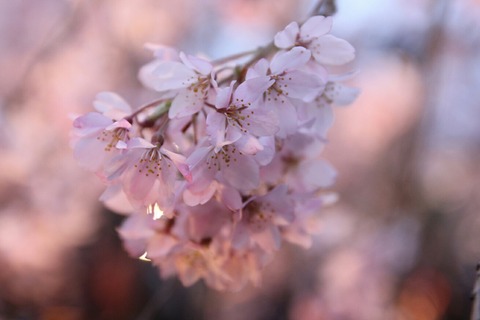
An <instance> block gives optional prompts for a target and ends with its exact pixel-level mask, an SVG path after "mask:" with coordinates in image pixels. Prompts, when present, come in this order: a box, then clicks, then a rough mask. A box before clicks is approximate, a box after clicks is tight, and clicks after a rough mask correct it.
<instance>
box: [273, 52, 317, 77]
mask: <svg viewBox="0 0 480 320" xmlns="http://www.w3.org/2000/svg"><path fill="white" fill-rule="evenodd" d="M310 57H311V53H310V51H309V50H307V49H305V48H304V47H294V48H292V49H291V50H289V51H280V52H278V53H277V54H276V55H275V56H273V58H272V61H271V62H270V71H272V74H280V73H282V72H284V71H286V70H290V69H295V68H299V67H301V66H303V65H304V64H305V63H307V61H308V60H310Z"/></svg>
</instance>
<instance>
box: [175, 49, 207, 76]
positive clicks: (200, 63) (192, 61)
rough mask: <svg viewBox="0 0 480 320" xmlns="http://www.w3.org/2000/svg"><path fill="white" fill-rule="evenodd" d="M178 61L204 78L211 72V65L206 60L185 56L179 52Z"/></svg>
mask: <svg viewBox="0 0 480 320" xmlns="http://www.w3.org/2000/svg"><path fill="white" fill-rule="evenodd" d="M180 59H181V60H182V62H183V63H184V64H185V65H186V66H187V67H189V68H190V69H193V70H195V71H197V72H198V73H200V74H203V75H204V76H206V75H209V74H210V72H212V64H211V63H210V62H208V61H207V60H204V59H201V58H198V57H195V56H191V55H188V56H187V55H186V54H185V53H183V52H180Z"/></svg>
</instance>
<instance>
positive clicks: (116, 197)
mask: <svg viewBox="0 0 480 320" xmlns="http://www.w3.org/2000/svg"><path fill="white" fill-rule="evenodd" d="M99 200H100V201H102V202H103V204H104V205H105V206H106V207H107V208H108V209H110V210H112V211H115V212H117V213H120V214H131V213H132V212H133V210H134V208H133V207H132V205H131V204H130V201H128V198H127V196H126V195H125V193H124V192H123V190H122V186H121V185H120V184H114V185H112V186H109V187H108V188H107V189H106V190H105V191H104V192H103V193H102V195H101V196H100V199H99Z"/></svg>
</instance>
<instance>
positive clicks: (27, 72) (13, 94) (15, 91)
mask: <svg viewBox="0 0 480 320" xmlns="http://www.w3.org/2000/svg"><path fill="white" fill-rule="evenodd" d="M81 14H82V12H81V7H80V0H76V1H72V2H71V4H70V11H69V13H68V16H67V17H65V15H62V16H61V17H59V18H58V20H56V21H54V22H53V23H52V26H51V28H50V29H49V31H48V32H47V33H46V35H45V37H44V39H43V41H42V42H41V43H40V44H39V46H38V48H37V50H36V51H34V52H33V54H32V55H31V57H30V59H29V60H28V62H27V64H26V67H25V69H24V71H23V73H22V75H21V76H20V78H19V80H18V81H17V82H16V83H15V84H14V86H13V88H12V90H10V92H9V93H7V94H6V95H5V98H4V101H3V102H4V104H5V109H6V110H8V109H10V108H12V107H13V105H14V104H15V103H17V102H18V101H21V100H22V98H23V97H24V93H25V92H27V91H28V90H29V86H28V79H29V77H30V76H31V74H32V72H33V71H34V69H35V67H36V66H37V65H38V64H39V63H40V62H42V61H44V60H45V59H46V58H48V57H49V56H51V55H52V54H53V53H55V52H56V50H57V49H59V48H61V47H62V44H63V43H64V42H66V41H68V40H70V38H71V35H72V32H73V31H75V30H78V29H79V26H80V25H81V24H82V23H83V20H82V16H81Z"/></svg>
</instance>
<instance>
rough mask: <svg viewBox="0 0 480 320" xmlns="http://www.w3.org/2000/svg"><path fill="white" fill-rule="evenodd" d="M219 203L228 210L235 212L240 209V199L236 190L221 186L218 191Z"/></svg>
mask: <svg viewBox="0 0 480 320" xmlns="http://www.w3.org/2000/svg"><path fill="white" fill-rule="evenodd" d="M219 193H220V201H221V202H222V203H223V204H224V205H225V206H226V207H227V208H228V209H230V210H232V211H237V210H239V209H240V208H241V207H242V197H241V196H240V193H239V192H238V190H237V189H235V188H232V187H228V186H222V188H220V190H219Z"/></svg>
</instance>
